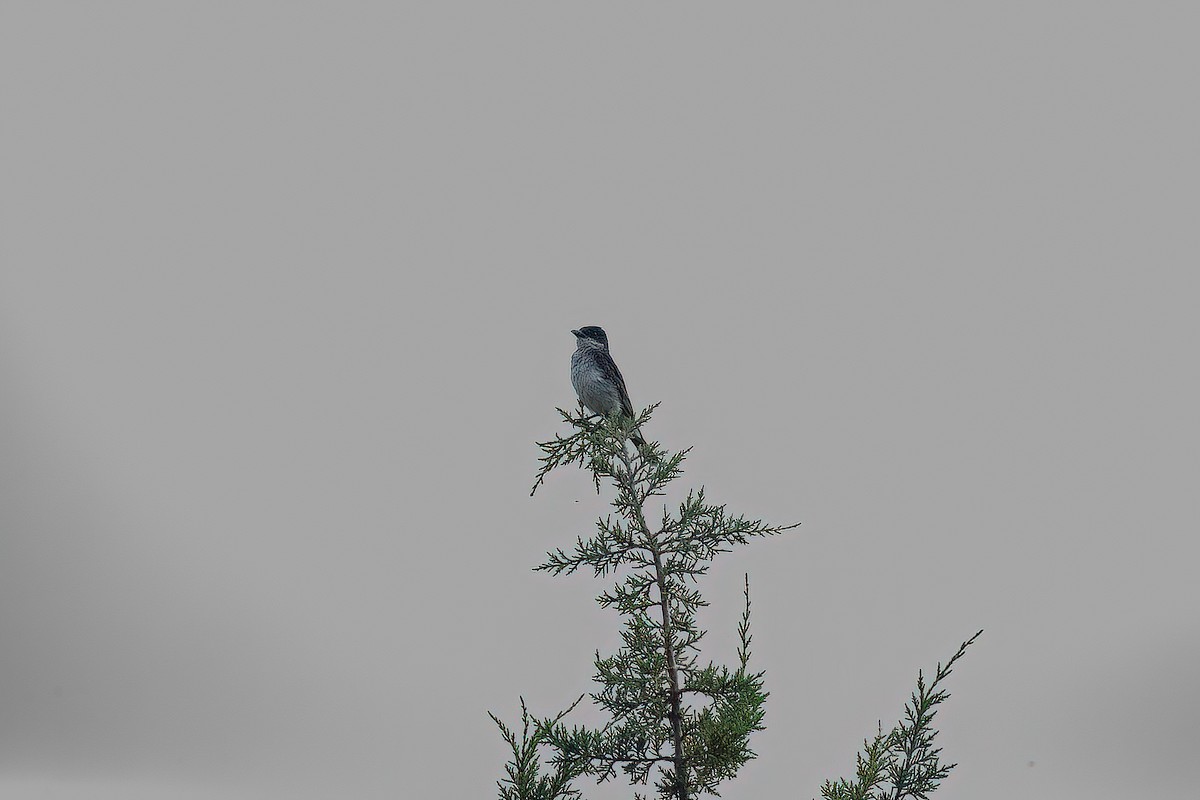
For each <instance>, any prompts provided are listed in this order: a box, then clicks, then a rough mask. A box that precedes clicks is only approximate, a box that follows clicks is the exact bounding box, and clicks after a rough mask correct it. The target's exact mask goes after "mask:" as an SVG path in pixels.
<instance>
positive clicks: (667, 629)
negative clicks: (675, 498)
mask: <svg viewBox="0 0 1200 800" xmlns="http://www.w3.org/2000/svg"><path fill="white" fill-rule="evenodd" d="M621 456H622V461H624V462H625V475H624V479H625V484H626V486H625V489H626V491H628V492H629V500H630V505H631V506H632V507H633V508H634V510H635V511H636V512H637V524H638V526H639V527H640V528H641V532H642V535H643V536H645V537H646V543H647V545H648V547H649V549H650V552H651V553H652V554H653V555H654V578H655V583H656V584H657V585H658V601H659V607H660V608H661V609H662V626H663V650H664V651H665V652H666V655H667V679H668V680H669V681H670V683H671V698H670V699H671V710H670V712H669V713H668V715H667V718H668V719H669V720H670V721H671V740H672V741H671V743H672V745H673V747H674V751H675V754H674V757H673V758H672V761H673V762H674V765H675V789H676V792H677V794H678V796H679V800H688V797H689V794H688V785H687V763H686V760H685V759H684V756H683V715H682V711H681V705H682V703H681V700H682V698H683V690H682V689H681V688H680V687H679V665H678V664H677V663H676V661H675V637H674V634H673V630H674V629H673V628H672V625H671V606H670V602H669V600H668V595H667V575H666V572H665V571H664V570H663V563H662V548H661V547H660V546H659V543H658V538H657V537H656V536H655V535H654V534H653V533H651V532H650V526H648V525H647V524H646V518H645V516H644V514H643V513H642V504H641V502H640V498H639V497H638V495H637V489H636V487H635V486H634V480H633V462H632V459H630V457H629V454H628V452H627V451H626V450H625V448H624V447H622V448H621Z"/></svg>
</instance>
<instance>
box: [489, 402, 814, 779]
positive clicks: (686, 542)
mask: <svg viewBox="0 0 1200 800" xmlns="http://www.w3.org/2000/svg"><path fill="white" fill-rule="evenodd" d="M654 409H655V406H651V407H650V408H648V409H646V410H645V411H643V412H642V413H641V414H640V415H639V416H638V417H637V419H633V420H631V419H624V418H619V417H614V418H609V419H597V418H594V417H588V416H587V415H586V414H585V413H584V412H583V410H582V409H580V410H579V411H578V412H577V413H575V414H572V413H569V412H566V411H563V410H562V409H559V413H560V414H562V417H563V419H564V421H566V422H567V423H569V424H570V425H571V426H572V427H573V429H574V430H573V432H572V433H571V434H570V435H567V436H556V437H555V438H554V439H553V440H551V441H548V442H541V443H539V447H540V448H541V449H542V452H543V455H542V457H541V459H540V461H541V467H540V469H539V470H538V473H537V478H536V481H535V483H534V486H533V492H536V491H537V488H538V487H539V486H540V485H541V484H542V483H543V482H544V480H545V478H546V475H547V474H548V473H549V472H550V471H552V470H554V469H556V468H558V467H562V466H568V465H576V466H578V467H581V468H583V469H586V470H588V471H589V472H590V473H591V475H592V480H593V483H594V485H595V486H596V490H597V492H599V491H600V488H601V485H602V484H604V483H608V484H610V485H611V486H612V487H613V488H614V490H615V495H614V498H613V500H612V508H613V512H612V513H611V514H609V515H607V516H605V517H603V518H601V519H599V520H598V521H597V523H596V529H595V532H594V533H593V534H592V535H591V536H589V537H587V538H584V537H579V538H578V539H577V541H576V543H575V546H574V548H572V549H570V550H564V549H557V550H553V551H551V552H549V553H547V555H546V560H545V561H544V562H543V563H542V564H540V565H538V566H537V567H535V569H536V570H539V571H543V572H548V573H550V574H551V575H562V574H571V573H574V572H576V571H579V570H583V569H590V570H591V571H592V573H593V574H594V575H595V576H596V577H600V578H606V577H610V576H612V577H616V578H617V581H616V583H615V584H614V585H611V586H609V587H608V588H606V589H605V590H604V591H602V592H601V593H600V595H599V597H598V598H597V602H598V603H599V604H600V605H601V606H602V607H604V608H611V609H614V610H615V611H617V613H618V614H620V615H621V617H622V631H621V641H622V645H621V647H619V648H618V649H617V650H616V652H614V653H611V654H608V655H604V656H602V655H601V654H600V653H598V652H597V653H596V658H595V667H596V674H595V680H596V682H597V684H599V687H600V688H599V690H598V691H596V692H594V693H593V694H592V695H591V699H592V701H593V702H594V703H595V704H596V705H597V706H598V707H599V708H600V709H602V710H603V711H604V712H605V715H606V717H607V719H608V721H607V723H605V724H604V725H603V726H601V727H599V728H595V729H593V728H588V727H584V726H571V727H568V726H567V725H566V724H564V723H563V722H562V721H561V720H562V716H563V715H559V716H558V717H556V718H555V719H546V720H539V721H538V722H537V724H536V726H535V733H534V734H532V739H533V740H536V743H537V744H544V745H547V746H548V747H549V749H550V752H551V753H552V756H551V757H550V763H551V764H552V765H553V766H554V767H555V769H556V770H557V772H556V773H555V774H556V775H560V774H561V775H564V776H566V775H580V776H582V775H587V776H590V777H592V778H594V779H595V780H597V781H601V782H602V781H607V780H610V779H612V778H615V777H616V776H617V774H618V773H621V774H623V775H624V776H625V777H626V778H627V779H628V780H629V781H631V782H632V783H634V784H643V785H644V784H648V783H649V782H650V781H651V779H653V780H654V786H655V788H656V791H657V793H658V796H659V797H660V798H680V799H681V800H687V799H688V798H692V797H698V796H699V795H701V794H703V793H705V792H708V793H713V794H716V793H717V786H718V785H719V784H720V783H721V782H722V781H724V780H726V779H728V778H731V777H733V776H734V775H735V774H736V773H737V771H738V769H739V768H740V767H741V766H742V765H744V764H745V763H746V762H747V761H749V760H750V759H752V758H754V757H755V756H754V751H753V750H751V749H750V746H749V739H750V735H751V734H752V733H753V732H754V731H758V730H762V728H763V725H762V722H763V713H764V712H763V704H764V702H765V700H766V698H767V693H766V692H765V691H764V690H763V674H762V673H761V672H753V671H751V670H750V668H749V659H750V640H751V637H750V584H749V579H748V578H747V580H746V583H745V597H746V606H745V610H744V612H743V614H742V621H741V624H740V625H739V627H738V633H739V639H740V645H739V648H738V660H739V663H738V665H737V666H736V667H733V668H730V667H727V666H722V665H717V664H713V663H711V662H708V663H702V662H701V653H700V647H699V646H700V642H701V640H702V639H703V638H704V636H705V633H706V632H705V631H704V630H702V629H701V628H700V627H699V626H698V624H697V621H696V613H697V611H698V610H699V609H700V608H701V607H703V606H705V605H707V603H706V601H705V600H704V598H703V597H702V596H701V594H700V592H699V591H698V589H697V588H696V582H697V580H698V579H699V578H700V577H701V576H702V575H704V574H705V573H707V571H708V568H709V565H710V564H711V562H712V560H713V559H714V558H715V557H716V556H717V555H718V554H720V553H724V552H728V551H729V550H730V549H731V548H732V547H733V546H735V545H741V544H746V543H748V542H749V541H750V540H751V539H754V538H758V537H763V536H771V535H774V534H777V533H780V532H782V531H784V530H787V529H789V528H792V527H795V526H792V525H789V526H775V525H768V524H766V523H764V522H762V521H761V520H752V519H747V518H746V517H744V516H738V515H733V514H730V513H729V512H728V511H726V509H725V506H723V505H718V504H715V503H712V502H711V501H710V500H709V499H708V497H707V494H706V493H705V491H704V489H703V488H701V489H699V490H695V491H690V492H688V493H687V496H686V497H685V498H684V499H683V501H682V502H680V503H679V504H678V506H677V507H676V508H674V509H672V508H668V507H667V506H666V505H665V504H664V505H663V508H662V513H661V515H657V516H655V517H654V518H653V522H651V521H649V520H648V519H647V516H646V504H647V502H648V501H650V500H651V499H653V498H656V497H662V496H664V493H665V488H666V486H667V485H668V484H669V483H670V482H671V481H673V480H675V479H676V478H678V477H679V476H680V475H682V474H683V470H682V466H681V465H682V463H683V461H684V459H685V458H686V457H687V453H688V451H687V450H684V451H682V452H678V453H668V452H666V451H664V450H662V449H661V448H660V447H659V446H658V444H657V443H648V444H646V445H645V446H643V447H641V448H640V449H638V450H633V448H631V447H629V446H627V445H626V440H627V439H628V438H629V435H630V433H631V432H632V431H633V430H634V429H635V428H639V427H640V428H643V429H644V426H645V424H646V422H647V421H648V420H649V419H650V415H651V414H652V413H653V411H654ZM533 492H531V494H532V493H533ZM498 724H499V723H498ZM503 730H505V729H503V728H502V731H503ZM516 755H517V751H516V750H515V749H514V756H516ZM523 755H524V754H523ZM534 760H536V759H534ZM524 763H529V757H528V756H527V755H526V762H524ZM525 769H526V771H529V770H530V769H532V767H525ZM508 771H509V775H510V776H513V775H514V774H518V775H519V774H523V773H521V768H520V767H519V765H518V766H517V767H514V763H510V764H509V766H508ZM510 782H511V781H510ZM568 783H569V781H568ZM559 791H560V794H559V795H553V796H556V797H564V798H568V797H574V796H576V795H573V794H571V792H573V791H575V790H572V789H570V788H569V786H568V785H567V784H563V785H562V786H561V787H560V788H559ZM504 797H506V798H507V797H513V798H521V800H525V798H526V797H528V798H534V797H537V798H542V797H543V795H537V794H529V795H521V794H516V795H505V796H504Z"/></svg>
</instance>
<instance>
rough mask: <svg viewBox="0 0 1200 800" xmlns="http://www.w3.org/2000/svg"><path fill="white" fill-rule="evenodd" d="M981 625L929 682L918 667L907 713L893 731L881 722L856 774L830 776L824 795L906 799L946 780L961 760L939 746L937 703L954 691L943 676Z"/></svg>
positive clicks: (843, 799)
mask: <svg viewBox="0 0 1200 800" xmlns="http://www.w3.org/2000/svg"><path fill="white" fill-rule="evenodd" d="M981 633H983V631H979V632H978V633H976V634H975V635H974V636H972V637H971V638H970V639H968V640H967V641H965V642H963V643H962V644H961V645H959V648H958V651H957V652H956V653H955V654H954V655H953V656H952V657H951V658H950V660H949V661H947V662H946V665H945V666H942V665H941V664H938V665H937V669H936V670H935V671H934V677H933V682H932V683H930V684H928V685H926V683H925V674H924V673H923V672H918V673H917V689H916V691H915V692H913V694H912V696H911V697H910V698H909V701H908V703H907V704H906V705H905V706H904V719H903V720H901V721H900V722H899V724H897V725H896V727H895V728H893V729H892V730H891V731H890V732H889V733H887V734H885V733H884V732H883V727H882V726H880V727H879V729H878V731H877V732H876V734H875V737H874V738H873V739H870V740H866V741H864V742H863V751H862V752H861V753H860V754H859V755H858V756H857V759H856V762H857V763H856V770H855V779H854V780H853V781H848V780H846V779H845V778H842V779H840V780H838V781H837V782H836V783H835V782H833V781H825V783H824V784H823V785H822V786H821V797H823V798H825V800H903V798H906V797H912V798H916V800H925V798H927V797H928V796H929V793H930V792H932V791H933V790H934V789H936V788H937V787H938V786H940V785H941V782H942V781H943V780H945V778H946V776H948V775H949V774H950V770H952V769H954V768H955V767H956V766H957V764H943V763H942V761H941V752H942V750H941V748H940V747H934V746H933V740H934V738H935V737H936V736H937V730H936V729H935V728H934V727H933V718H934V717H935V716H936V715H937V706H939V705H941V704H942V703H943V702H945V700H946V699H947V698H949V697H950V693H949V692H947V691H946V690H945V689H939V688H938V687H939V686H940V685H941V683H942V681H943V680H945V679H946V677H947V676H949V675H950V673H951V672H952V671H953V669H952V668H953V666H954V662H956V661H958V659H960V658H962V655H963V654H964V653H965V652H967V648H968V647H970V646H971V645H972V644H974V643H975V640H976V639H978V638H979V635H980V634H981Z"/></svg>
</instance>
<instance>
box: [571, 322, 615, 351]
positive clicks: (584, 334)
mask: <svg viewBox="0 0 1200 800" xmlns="http://www.w3.org/2000/svg"><path fill="white" fill-rule="evenodd" d="M571 333H573V334H575V337H576V338H577V339H591V340H592V341H595V342H599V343H600V344H602V345H604V346H605V347H608V334H606V333H605V332H604V328H601V327H600V326H599V325H586V326H584V327H582V328H580V329H579V330H577V331H571Z"/></svg>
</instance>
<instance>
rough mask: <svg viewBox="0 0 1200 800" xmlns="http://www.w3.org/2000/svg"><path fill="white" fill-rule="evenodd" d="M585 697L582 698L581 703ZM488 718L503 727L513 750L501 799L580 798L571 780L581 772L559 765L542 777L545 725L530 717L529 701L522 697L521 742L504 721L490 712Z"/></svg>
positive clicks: (498, 783)
mask: <svg viewBox="0 0 1200 800" xmlns="http://www.w3.org/2000/svg"><path fill="white" fill-rule="evenodd" d="M582 699H583V697H582V696H580V698H579V700H582ZM579 700H576V701H575V702H574V703H572V704H571V705H570V707H569V708H567V709H566V710H565V711H563V712H561V713H559V714H558V716H556V717H554V719H553V720H552V721H551V724H554V723H557V722H558V721H559V720H561V719H562V718H563V717H565V716H566V715H567V714H569V713H570V712H571V711H572V710H573V709H574V708H575V706H577V705H579ZM488 716H490V717H491V718H492V721H493V722H495V723H496V725H498V726H499V727H500V735H501V736H503V737H504V741H505V742H507V743H508V746H509V747H510V748H512V760H510V761H509V762H508V763H507V764H505V765H504V769H505V771H506V772H507V773H508V777H507V778H505V779H504V780H502V781H498V782H497V785H498V786H499V787H500V800H559V798H562V800H576V798H579V797H580V794H579V792H578V791H576V790H574V789H572V788H571V781H572V780H574V779H575V778H576V777H578V776H579V772H578V771H576V770H572V769H571V765H570V764H567V763H559V764H558V765H556V768H555V770H554V772H553V773H552V774H550V775H542V774H541V771H542V763H541V758H540V757H539V754H538V748H539V747H541V746H542V745H543V744H545V735H544V728H543V724H542V723H539V721H538V720H536V719H534V717H532V716H530V714H529V709H528V708H526V706H525V698H524V697H522V698H521V738H520V739H519V740H518V739H517V735H516V733H515V732H514V731H512V730H510V729H509V728H508V726H506V725H505V724H504V723H503V722H501V721H500V718H499V717H497V716H496V715H495V714H492V713H490V712H489V714H488Z"/></svg>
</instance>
